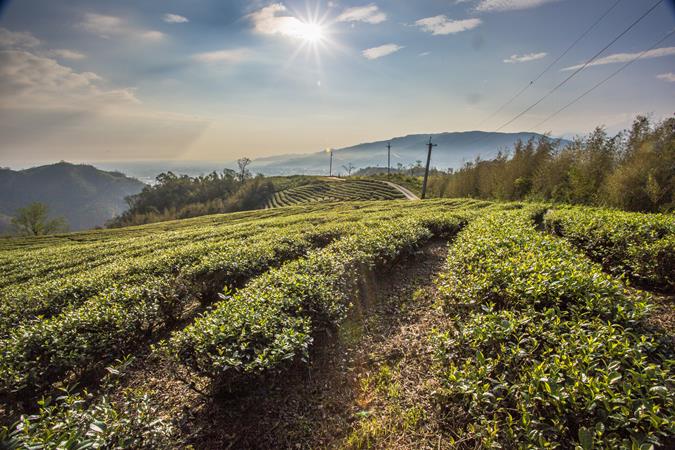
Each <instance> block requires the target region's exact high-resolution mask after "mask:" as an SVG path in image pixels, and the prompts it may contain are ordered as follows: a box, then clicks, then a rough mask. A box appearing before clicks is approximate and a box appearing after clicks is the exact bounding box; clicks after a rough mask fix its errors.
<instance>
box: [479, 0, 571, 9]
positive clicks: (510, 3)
mask: <svg viewBox="0 0 675 450" xmlns="http://www.w3.org/2000/svg"><path fill="white" fill-rule="evenodd" d="M555 1H559V0H480V2H479V3H478V5H476V11H485V12H491V11H495V12H500V11H514V10H518V9H530V8H536V7H537V6H541V5H544V4H546V3H552V2H555Z"/></svg>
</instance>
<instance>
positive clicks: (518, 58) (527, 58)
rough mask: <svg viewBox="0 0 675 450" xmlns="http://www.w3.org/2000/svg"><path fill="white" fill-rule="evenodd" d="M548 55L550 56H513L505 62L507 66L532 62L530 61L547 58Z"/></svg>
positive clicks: (542, 54) (541, 54)
mask: <svg viewBox="0 0 675 450" xmlns="http://www.w3.org/2000/svg"><path fill="white" fill-rule="evenodd" d="M546 55H548V53H546V52H541V53H526V54H524V55H511V56H509V57H508V58H507V59H505V60H504V62H505V63H506V64H515V63H523V62H530V61H536V60H538V59H543V58H546Z"/></svg>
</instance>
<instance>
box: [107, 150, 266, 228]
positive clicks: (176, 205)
mask: <svg viewBox="0 0 675 450" xmlns="http://www.w3.org/2000/svg"><path fill="white" fill-rule="evenodd" d="M250 162H251V161H250V159H248V158H242V159H240V160H239V161H238V166H239V170H238V171H234V170H232V169H225V170H223V171H222V172H221V173H217V172H211V173H210V174H208V175H202V176H196V177H191V176H189V175H176V174H174V173H173V172H171V171H169V172H165V173H161V174H159V175H158V176H157V177H156V178H155V181H156V182H155V184H153V185H152V186H146V187H145V188H144V189H143V190H142V191H141V192H140V193H138V194H136V195H132V196H129V197H127V198H126V201H127V203H128V205H129V209H128V210H127V211H125V212H124V213H123V214H121V215H120V216H118V217H115V218H114V219H112V220H111V221H109V222H108V224H107V226H108V227H111V228H116V227H125V226H130V225H142V224H145V223H153V222H160V221H165V220H174V219H186V218H189V217H197V216H203V215H207V214H219V213H227V212H235V211H246V210H250V209H256V208H259V207H261V206H262V205H263V204H264V202H265V201H266V200H267V198H268V197H269V196H271V195H273V194H274V185H273V184H272V182H271V181H269V180H266V179H265V178H264V177H263V176H262V175H259V176H256V177H253V176H252V175H251V173H250V172H249V171H248V169H247V168H246V167H247V166H248V164H249V163H250Z"/></svg>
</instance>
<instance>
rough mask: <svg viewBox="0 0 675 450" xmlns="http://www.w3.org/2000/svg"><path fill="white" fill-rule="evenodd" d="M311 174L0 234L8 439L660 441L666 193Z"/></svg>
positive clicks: (667, 386) (611, 444)
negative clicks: (537, 199)
mask: <svg viewBox="0 0 675 450" xmlns="http://www.w3.org/2000/svg"><path fill="white" fill-rule="evenodd" d="M325 184H326V185H328V187H326V189H328V190H327V191H322V192H323V193H324V194H326V193H327V192H332V191H330V190H331V189H333V190H334V189H338V188H339V189H341V191H340V192H342V193H343V194H344V195H347V193H349V192H351V193H352V194H353V195H360V194H359V193H362V194H363V195H365V192H366V190H369V191H370V193H371V197H369V198H372V195H373V193H374V192H375V194H374V195H384V191H381V190H380V188H381V186H380V184H381V183H376V182H375V183H374V182H361V181H359V182H356V181H354V182H349V181H344V182H340V181H334V182H333V181H330V182H326V183H325ZM356 184H358V187H355V186H354V185H356ZM350 185H352V186H350ZM311 186H313V185H308V186H304V187H305V188H309V187H311ZM347 187H348V189H347ZM314 188H315V189H317V188H316V186H314ZM298 189H301V188H296V189H289V191H294V192H295V191H297V190H298ZM321 189H322V188H319V190H321ZM305 191H307V189H305ZM305 191H302V190H301V192H300V194H301V195H298V194H297V192H296V193H295V194H294V196H293V198H294V199H298V200H297V203H303V204H302V205H295V206H289V207H285V208H270V209H267V210H262V211H254V212H246V213H236V214H225V215H217V216H207V217H200V218H196V219H187V220H182V221H175V222H167V223H160V224H153V225H148V226H141V227H131V228H122V229H115V230H100V231H90V232H86V233H72V234H65V235H59V236H51V237H45V238H37V239H4V240H2V241H0V265H1V266H2V272H1V273H0V312H1V314H0V401H1V409H0V414H1V415H2V422H1V424H0V425H1V426H0V442H1V443H2V444H1V445H2V447H3V448H54V449H56V448H59V449H61V448H63V449H71V448H72V449H75V448H183V447H187V446H192V447H193V448H223V447H228V446H230V447H232V446H234V447H237V448H270V447H274V448H325V447H337V448H340V447H342V448H370V447H374V448H427V447H428V448H467V449H468V448H492V447H494V448H497V447H501V448H519V447H522V448H575V446H576V447H577V448H582V449H591V448H604V447H607V448H651V447H659V446H661V447H668V446H669V445H670V444H672V443H673V442H674V441H673V435H674V434H675V433H674V420H675V412H674V411H675V403H674V402H675V373H674V370H673V355H674V353H673V340H672V323H671V322H669V320H672V303H668V302H667V301H666V303H665V305H666V306H665V308H666V309H661V310H660V313H659V314H658V315H654V314H653V313H652V310H653V308H654V307H659V308H663V307H664V306H663V305H664V304H663V303H659V301H660V300H658V299H663V298H666V299H667V298H671V297H670V296H672V294H673V278H672V274H673V272H674V270H675V259H674V258H675V257H674V255H675V217H674V216H673V215H643V214H633V213H620V212H616V211H607V210H602V209H594V208H581V207H576V208H567V207H550V206H548V205H539V204H522V203H491V202H486V201H480V200H470V199H445V200H432V201H417V202H410V201H407V200H405V201H404V200H396V201H379V202H373V201H368V202H343V203H338V204H335V203H333V204H326V203H323V202H322V201H320V200H315V199H318V198H337V197H330V195H333V194H330V195H327V194H326V196H324V197H320V195H321V194H317V193H316V192H318V191H316V192H314V191H312V192H314V193H312V192H309V191H308V192H306V193H304V192H305ZM303 195H304V196H303ZM336 195H337V194H336ZM350 195H351V194H350ZM275 205H277V206H278V203H277V204H275ZM429 246H432V247H433V248H436V249H438V248H445V249H447V256H445V258H446V264H445V265H444V266H443V267H442V268H440V267H437V268H436V269H434V270H435V271H436V272H431V273H428V274H427V277H428V278H426V279H427V280H432V281H427V282H426V284H425V285H423V286H421V288H423V289H426V290H427V291H428V292H430V293H433V298H432V299H431V300H430V301H429V302H428V303H424V299H423V296H422V295H421V294H419V293H418V290H416V289H417V288H415V289H413V286H415V283H417V282H418V281H416V280H415V279H410V280H407V278H406V276H405V271H406V270H412V269H413V268H416V267H417V266H420V265H421V266H424V267H426V266H425V261H424V259H423V258H424V256H423V255H425V254H427V253H425V252H427V251H428V249H429V248H430V247H429ZM392 270H396V271H397V273H398V274H403V275H402V276H401V277H400V278H402V280H399V279H398V276H397V279H391V278H387V277H388V274H389V273H390V272H391V271H392ZM392 283H397V284H395V286H396V287H395V288H393V287H391V286H392ZM638 288H642V289H646V291H641V290H639V289H638ZM388 289H389V290H388ZM383 290H384V291H385V292H389V294H387V295H388V297H387V298H386V299H384V306H386V307H384V306H382V305H381V304H380V300H377V298H378V294H377V293H378V292H381V291H383ZM408 291H411V292H410V293H408ZM412 291H414V293H412ZM399 292H401V293H408V294H405V295H403V296H404V297H405V296H408V295H409V297H408V298H407V299H406V298H399V297H398V296H397V293H399ZM389 297H395V298H396V299H398V300H397V302H399V303H391V302H392V301H393V300H391V299H389ZM382 308H384V309H383V310H385V311H386V314H387V315H386V316H384V318H383V319H381V324H380V325H379V326H380V327H382V328H381V329H382V330H389V331H387V332H379V333H376V335H372V333H374V331H373V330H379V329H380V328H378V325H377V320H380V319H378V317H379V316H378V314H379V313H377V311H380V310H381V309H382ZM411 310H412V311H417V312H416V313H415V314H412V313H410V311H411ZM664 311H665V312H664ZM429 314H431V315H432V316H433V317H434V319H433V320H430V319H429V320H428V319H425V317H431V316H429ZM669 314H670V315H669ZM657 316H658V317H657ZM669 317H670V318H671V319H668V318H669ZM664 318H665V319H664ZM655 320H656V322H655ZM396 333H400V334H401V336H402V337H401V339H400V340H397V341H395V342H393V343H391V347H392V348H393V350H389V351H387V352H381V353H378V352H379V350H378V348H380V347H378V345H379V344H378V342H380V343H382V344H383V345H384V344H386V343H387V342H388V340H390V339H393V338H392V336H394V335H395V334H396ZM414 342H417V344H416V345H418V347H415V348H413V347H410V346H412V345H413V344H411V343H414ZM325 358H332V359H329V361H330V362H328V363H325V362H324V363H322V362H321V361H325ZM326 368H328V369H326ZM411 374H412V375H411ZM406 377H408V378H406ZM299 391H302V392H303V394H302V395H303V397H302V398H300V399H296V400H294V401H290V400H289V399H290V398H294V396H297V395H298V394H297V393H298V392H299ZM43 397H44V398H45V400H39V399H40V398H43ZM254 411H257V412H255V413H254Z"/></svg>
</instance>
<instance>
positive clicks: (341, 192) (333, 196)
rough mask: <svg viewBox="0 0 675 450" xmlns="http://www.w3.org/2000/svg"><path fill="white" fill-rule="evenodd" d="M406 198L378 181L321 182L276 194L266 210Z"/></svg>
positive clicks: (337, 180)
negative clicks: (327, 203)
mask: <svg viewBox="0 0 675 450" xmlns="http://www.w3.org/2000/svg"><path fill="white" fill-rule="evenodd" d="M403 198H405V196H404V195H403V194H402V193H401V192H400V191H399V190H397V189H395V188H393V187H392V186H390V185H388V184H386V183H383V182H381V181H377V180H349V179H346V180H340V179H335V180H328V179H325V180H321V181H316V182H314V183H311V184H306V185H304V186H299V187H294V188H289V189H285V190H281V191H279V192H275V193H274V196H273V197H272V198H271V199H269V200H268V202H267V204H266V205H265V208H279V207H282V206H291V205H297V204H303V203H313V202H344V201H358V200H396V199H403Z"/></svg>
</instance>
